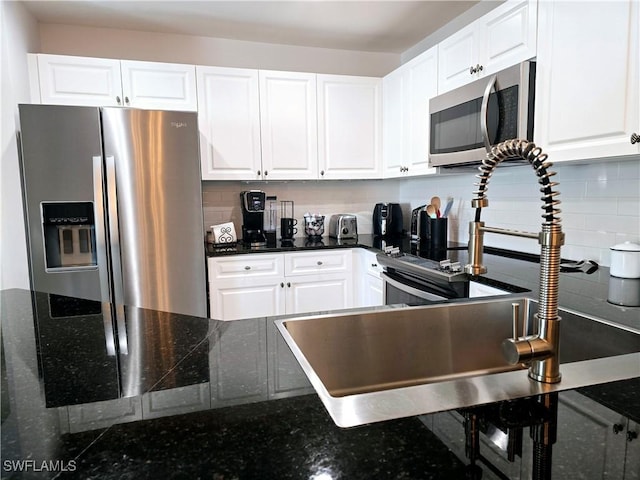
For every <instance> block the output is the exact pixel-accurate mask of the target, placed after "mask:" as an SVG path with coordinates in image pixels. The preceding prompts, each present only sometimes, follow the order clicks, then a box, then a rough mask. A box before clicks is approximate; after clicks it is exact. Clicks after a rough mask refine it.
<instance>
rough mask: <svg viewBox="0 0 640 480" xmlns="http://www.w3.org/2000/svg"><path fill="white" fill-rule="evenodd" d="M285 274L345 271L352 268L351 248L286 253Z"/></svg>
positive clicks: (349, 270)
mask: <svg viewBox="0 0 640 480" xmlns="http://www.w3.org/2000/svg"><path fill="white" fill-rule="evenodd" d="M284 258H285V275H286V276H291V275H308V274H310V273H347V272H351V268H352V261H353V260H352V258H353V257H352V252H351V250H344V251H342V250H340V251H335V250H334V251H322V250H314V251H312V252H304V253H287V254H285V256H284Z"/></svg>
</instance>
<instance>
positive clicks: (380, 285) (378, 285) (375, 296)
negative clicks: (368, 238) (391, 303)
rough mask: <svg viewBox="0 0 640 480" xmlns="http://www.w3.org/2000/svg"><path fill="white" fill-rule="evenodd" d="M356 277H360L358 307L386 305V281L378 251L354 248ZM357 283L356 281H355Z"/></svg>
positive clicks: (357, 289)
mask: <svg viewBox="0 0 640 480" xmlns="http://www.w3.org/2000/svg"><path fill="white" fill-rule="evenodd" d="M353 253H354V256H355V258H354V265H355V269H354V277H355V278H357V279H358V281H357V283H358V285H357V288H356V291H357V294H356V296H355V298H356V301H357V304H356V305H354V306H356V307H377V306H379V305H384V282H383V280H382V277H381V276H380V274H381V273H382V265H380V264H379V263H378V260H377V258H376V252H374V251H371V250H365V249H363V248H357V249H355V250H354V252H353ZM354 283H356V282H354Z"/></svg>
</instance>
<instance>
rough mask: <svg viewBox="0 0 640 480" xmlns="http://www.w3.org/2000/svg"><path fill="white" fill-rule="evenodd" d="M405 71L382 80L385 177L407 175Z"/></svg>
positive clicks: (395, 71)
mask: <svg viewBox="0 0 640 480" xmlns="http://www.w3.org/2000/svg"><path fill="white" fill-rule="evenodd" d="M404 72H405V69H404V68H403V67H400V68H398V69H396V70H394V71H393V72H391V73H390V74H388V75H387V76H385V77H384V78H383V79H382V111H383V117H382V120H383V128H382V131H383V138H384V141H383V144H382V159H383V164H384V177H385V178H394V177H402V176H404V175H405V167H406V164H405V162H404V142H403V138H402V133H403V131H404V129H403V120H404V115H403V111H404V109H403V106H404V100H405V95H404V94H403V87H404V81H405V75H404Z"/></svg>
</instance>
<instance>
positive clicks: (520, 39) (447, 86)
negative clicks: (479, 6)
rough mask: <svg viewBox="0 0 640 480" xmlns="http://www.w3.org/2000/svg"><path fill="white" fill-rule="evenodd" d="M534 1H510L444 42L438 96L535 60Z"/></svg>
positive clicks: (441, 47)
mask: <svg viewBox="0 0 640 480" xmlns="http://www.w3.org/2000/svg"><path fill="white" fill-rule="evenodd" d="M536 24H537V15H536V0H510V1H507V2H505V3H503V4H502V5H500V6H498V7H497V8H495V9H494V10H492V11H490V12H489V13H487V14H486V15H484V16H482V17H480V18H479V19H478V20H476V21H475V22H473V23H471V24H469V25H468V26H467V27H465V28H463V29H461V30H459V31H458V32H456V33H455V34H453V35H451V36H450V37H448V38H446V39H445V40H443V41H442V42H441V43H440V44H439V46H438V48H439V51H438V93H444V92H447V91H449V90H451V89H453V88H455V87H459V86H460V85H465V84H467V83H469V82H472V81H474V80H477V79H479V78H482V77H484V76H487V75H490V74H493V73H495V72H497V71H499V70H502V69H505V68H507V67H510V66H512V65H516V64H517V63H519V62H522V61H524V60H528V59H530V58H533V57H535V56H536Z"/></svg>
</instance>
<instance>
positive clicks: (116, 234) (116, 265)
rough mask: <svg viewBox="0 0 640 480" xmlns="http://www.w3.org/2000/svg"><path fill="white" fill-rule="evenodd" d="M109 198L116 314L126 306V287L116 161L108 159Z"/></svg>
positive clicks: (110, 242)
mask: <svg viewBox="0 0 640 480" xmlns="http://www.w3.org/2000/svg"><path fill="white" fill-rule="evenodd" d="M106 165H107V197H108V199H109V202H108V205H109V208H108V210H109V245H110V247H111V271H112V275H113V302H114V303H115V307H116V314H117V310H118V308H117V307H118V306H119V305H124V286H123V283H122V255H121V250H120V231H119V219H118V192H117V189H116V160H115V157H113V156H108V157H106Z"/></svg>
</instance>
